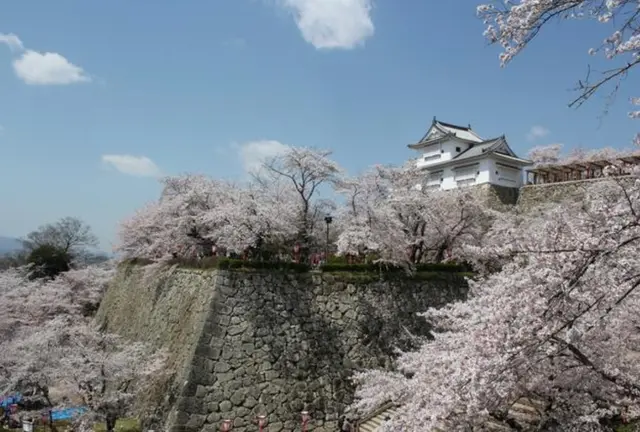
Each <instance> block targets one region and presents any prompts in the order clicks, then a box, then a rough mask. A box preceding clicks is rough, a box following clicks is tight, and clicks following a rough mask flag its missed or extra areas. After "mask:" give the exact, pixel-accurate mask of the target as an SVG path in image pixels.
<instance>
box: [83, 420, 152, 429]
mask: <svg viewBox="0 0 640 432" xmlns="http://www.w3.org/2000/svg"><path fill="white" fill-rule="evenodd" d="M115 430H116V432H141V427H140V420H138V419H137V418H127V419H121V420H118V421H117V422H116V429H115ZM93 431H94V432H106V431H107V426H106V425H105V424H104V423H98V424H96V425H95V426H94V427H93Z"/></svg>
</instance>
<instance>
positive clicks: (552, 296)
mask: <svg viewBox="0 0 640 432" xmlns="http://www.w3.org/2000/svg"><path fill="white" fill-rule="evenodd" d="M639 203H640V184H639V183H638V181H637V180H631V181H630V180H629V179H626V180H622V179H618V180H614V179H610V180H605V181H602V182H597V183H592V184H591V185H590V188H589V190H588V193H587V197H586V199H585V201H584V202H580V203H570V202H566V203H563V204H562V205H558V206H554V207H549V208H546V209H544V210H542V211H540V212H536V213H534V214H528V215H523V214H520V215H506V216H504V220H501V221H499V222H498V223H497V224H496V225H494V227H493V228H492V229H491V231H490V232H489V233H488V234H487V235H486V236H485V239H484V240H483V243H482V245H478V246H475V247H474V246H468V247H465V252H464V253H465V254H466V256H467V258H469V259H472V258H473V257H476V258H478V257H479V258H481V259H485V260H486V259H492V260H496V261H500V262H501V263H502V269H501V271H499V272H496V273H485V274H482V273H481V274H480V276H479V278H478V280H475V281H473V280H471V281H469V284H470V298H469V299H468V300H467V301H465V302H458V303H454V304H451V305H449V306H446V307H444V308H442V309H439V310H434V309H432V310H429V311H427V312H426V313H425V314H423V315H422V316H423V317H424V318H425V319H427V320H428V321H430V322H431V323H432V324H433V325H434V329H435V330H434V333H433V335H432V336H433V337H432V340H430V341H428V342H426V343H424V344H423V345H422V346H421V347H420V348H419V349H418V350H417V351H415V352H407V353H404V354H402V355H401V356H400V357H399V358H398V361H397V371H396V372H383V371H368V372H365V373H362V374H359V375H358V376H357V377H356V379H357V381H358V383H359V384H360V387H359V389H358V392H357V396H358V402H357V404H356V408H357V409H359V410H362V411H370V410H372V409H374V408H375V407H377V406H379V405H380V404H382V403H385V402H387V401H389V400H392V401H394V402H396V403H398V404H400V410H399V412H398V416H397V417H395V418H394V419H393V421H391V422H390V424H389V425H388V426H387V429H386V430H389V431H390V430H423V431H435V430H437V428H438V427H440V430H460V431H462V430H471V429H472V428H474V427H479V426H480V425H482V424H484V423H485V422H487V421H489V420H499V421H501V420H504V418H505V415H506V414H505V413H506V412H507V411H508V410H509V408H510V406H511V405H512V404H513V403H514V402H515V401H517V400H519V399H520V398H522V397H526V398H530V399H534V400H537V401H539V402H541V405H542V409H541V412H540V413H539V414H540V417H541V420H540V423H539V424H538V426H537V427H538V430H562V431H576V432H578V431H580V432H585V431H586V432H589V431H606V430H612V427H613V425H615V424H616V422H620V421H622V420H623V419H626V420H630V419H634V418H638V417H640V386H639V384H638V383H639V382H640V362H639V361H638V360H639V359H640V331H639V330H638V329H639V328H640V320H639V318H638V313H637V311H638V310H640V289H639V288H638V287H639V286H640V265H639V263H640V256H639V255H638V254H639V253H640V252H639V251H640V204H639ZM480 270H482V269H480ZM520 427H522V425H520Z"/></svg>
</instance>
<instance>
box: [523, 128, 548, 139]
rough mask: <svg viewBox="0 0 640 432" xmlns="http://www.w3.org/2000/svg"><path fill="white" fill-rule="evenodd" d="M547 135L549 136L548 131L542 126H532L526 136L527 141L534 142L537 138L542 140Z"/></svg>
mask: <svg viewBox="0 0 640 432" xmlns="http://www.w3.org/2000/svg"><path fill="white" fill-rule="evenodd" d="M547 135H549V129H547V128H545V127H544V126H532V127H531V130H529V133H528V134H527V139H528V140H529V141H535V140H537V139H539V138H544V137H546V136H547Z"/></svg>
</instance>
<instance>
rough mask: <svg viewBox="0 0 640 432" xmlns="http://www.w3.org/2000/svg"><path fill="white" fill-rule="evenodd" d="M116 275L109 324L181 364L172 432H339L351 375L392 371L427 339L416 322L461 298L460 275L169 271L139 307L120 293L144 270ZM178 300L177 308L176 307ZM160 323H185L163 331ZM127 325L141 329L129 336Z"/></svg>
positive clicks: (105, 311)
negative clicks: (172, 354) (263, 420)
mask: <svg viewBox="0 0 640 432" xmlns="http://www.w3.org/2000/svg"><path fill="white" fill-rule="evenodd" d="M121 273H122V274H121V275H119V279H118V280H117V282H116V283H115V284H114V285H113V286H112V287H111V289H110V290H109V293H108V295H107V297H108V298H107V299H106V300H105V303H104V304H103V307H102V310H101V314H100V317H101V319H102V320H103V322H106V323H107V324H108V327H109V329H110V330H114V331H120V332H121V333H123V334H127V335H128V336H129V337H133V338H136V339H141V340H150V341H155V342H156V343H158V345H159V346H168V347H169V349H173V350H175V351H176V352H179V353H182V354H180V355H177V356H176V357H180V358H181V359H182V358H185V361H184V362H183V363H182V365H180V364H179V362H176V372H177V375H179V376H180V377H181V378H180V379H179V380H178V379H176V385H175V386H174V389H176V390H177V393H176V394H177V398H176V400H175V401H174V403H172V404H171V406H170V407H167V409H168V412H170V414H169V415H168V418H167V422H166V430H168V431H171V432H191V431H194V432H195V431H201V430H203V431H216V430H219V427H220V423H221V421H222V420H223V419H226V418H228V419H232V420H233V422H234V431H237V432H243V431H248V430H257V427H256V425H255V422H254V420H255V418H256V416H257V415H259V414H264V415H267V416H268V420H269V426H268V428H267V430H269V431H275V432H278V431H291V430H294V429H296V427H299V423H300V411H302V410H307V411H309V412H310V413H311V417H312V421H311V423H310V425H309V426H310V427H309V430H316V431H331V432H334V431H336V430H338V423H339V420H340V417H341V416H342V415H343V413H344V410H345V408H346V407H347V406H348V405H349V404H350V403H351V402H352V398H353V391H354V389H353V386H352V384H351V382H350V377H351V376H352V374H353V372H354V371H358V370H363V369H366V368H389V367H391V365H392V361H393V357H394V353H393V350H394V348H396V347H399V348H409V347H411V346H412V344H413V343H414V342H413V341H414V339H413V338H412V337H411V336H410V335H418V336H420V335H427V334H428V331H429V326H428V325H427V323H426V322H425V321H424V320H422V319H421V318H419V317H416V313H417V312H421V311H424V310H426V309H427V308H428V307H431V306H442V305H444V304H446V303H448V302H450V301H452V300H456V299H461V298H464V296H465V294H466V282H465V281H464V279H463V278H462V276H458V275H451V274H449V275H444V274H422V275H418V277H416V278H414V279H406V278H403V277H396V278H394V279H391V280H376V277H372V276H365V275H345V276H340V275H337V274H323V273H305V274H293V273H292V274H288V273H276V272H273V273H269V272H248V271H247V272H243V271H234V272H231V271H189V270H174V271H173V272H171V273H170V274H167V275H165V276H164V277H163V278H162V281H161V282H159V284H158V285H157V286H156V287H155V290H154V289H151V288H143V289H142V293H143V294H142V295H140V296H139V297H138V298H135V297H136V295H135V291H133V292H132V293H126V292H125V291H129V290H133V289H135V288H140V284H139V282H138V281H140V278H141V274H143V273H144V268H141V267H138V268H136V269H133V270H130V271H129V273H128V274H125V272H124V271H123V272H121ZM183 291H186V292H185V293H184V294H181V293H182V292H183ZM152 293H155V294H154V296H155V297H157V300H156V301H155V302H154V301H152V300H153V299H152V295H151V294H152ZM109 298H111V299H109ZM125 298H126V299H127V300H126V301H124V299H125ZM172 298H173V299H180V300H178V301H177V304H176V306H172V301H173V300H172ZM114 299H121V300H120V301H115V300H114ZM173 308H175V311H173V312H169V310H170V309H173ZM138 309H139V310H140V313H138ZM163 314H170V315H171V316H173V317H177V318H178V320H177V322H178V323H179V324H169V322H175V321H174V320H173V319H167V320H166V323H165V324H163V323H162V319H161V316H162V315H163ZM131 316H137V317H138V318H136V319H135V320H134V321H135V323H134V325H133V326H132V327H131V328H128V326H127V325H126V324H124V323H125V322H126V320H127V319H128V317H131ZM178 340H182V341H183V342H174V341H178ZM185 353H186V356H185ZM180 368H182V369H180ZM178 381H179V382H180V386H177V383H178Z"/></svg>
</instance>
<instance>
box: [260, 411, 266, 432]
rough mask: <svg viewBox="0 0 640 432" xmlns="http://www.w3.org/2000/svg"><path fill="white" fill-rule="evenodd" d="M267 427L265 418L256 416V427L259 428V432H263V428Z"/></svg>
mask: <svg viewBox="0 0 640 432" xmlns="http://www.w3.org/2000/svg"><path fill="white" fill-rule="evenodd" d="M266 425H267V416H265V415H259V416H258V427H259V428H260V432H262V431H263V430H264V427H265V426H266Z"/></svg>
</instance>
